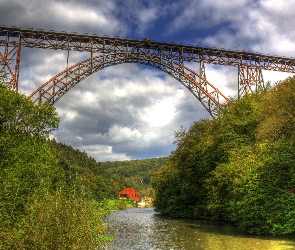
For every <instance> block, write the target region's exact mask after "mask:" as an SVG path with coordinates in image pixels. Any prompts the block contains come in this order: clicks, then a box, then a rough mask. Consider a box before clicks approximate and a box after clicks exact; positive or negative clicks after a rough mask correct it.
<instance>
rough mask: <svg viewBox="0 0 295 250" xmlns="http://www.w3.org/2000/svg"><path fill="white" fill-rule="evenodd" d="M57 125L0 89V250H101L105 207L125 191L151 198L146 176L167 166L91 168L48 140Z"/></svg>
mask: <svg viewBox="0 0 295 250" xmlns="http://www.w3.org/2000/svg"><path fill="white" fill-rule="evenodd" d="M58 123H59V118H58V116H57V113H56V111H55V109H54V107H52V106H51V105H49V104H44V105H35V104H33V102H32V101H31V100H30V99H28V98H27V97H26V96H25V95H22V94H19V93H16V92H12V91H11V90H10V89H9V86H6V85H4V84H0V249H100V247H104V246H105V244H107V243H108V242H109V241H110V240H111V239H110V238H109V237H106V236H104V232H105V230H106V225H105V224H104V223H103V221H102V216H103V215H104V214H105V213H106V212H108V211H109V207H108V203H107V202H105V201H106V200H107V199H111V198H117V194H118V192H119V191H120V189H123V188H125V187H128V186H132V185H133V186H136V187H137V188H138V189H140V190H141V191H142V192H145V193H144V194H147V193H149V192H150V193H151V194H152V192H151V191H150V186H151V184H150V179H151V175H152V171H151V170H158V169H159V168H160V165H161V164H162V163H163V164H164V162H167V160H165V159H166V158H159V159H150V160H144V161H142V162H143V163H142V164H140V161H126V162H123V163H122V164H123V165H124V167H120V162H117V163H98V162H96V161H95V160H94V159H93V158H91V157H88V155H87V154H86V153H85V152H80V151H79V150H75V149H73V148H72V147H70V146H66V145H64V144H62V143H57V142H56V141H55V140H49V135H50V133H51V131H53V130H54V129H55V128H57V126H58ZM123 165H122V166H123ZM123 169H124V170H123ZM123 172H124V173H123ZM121 174H123V175H121Z"/></svg>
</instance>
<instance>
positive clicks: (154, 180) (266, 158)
mask: <svg viewBox="0 0 295 250" xmlns="http://www.w3.org/2000/svg"><path fill="white" fill-rule="evenodd" d="M294 93H295V78H294V77H293V78H288V79H286V80H285V81H283V82H280V83H278V84H277V85H276V86H275V87H272V88H266V89H265V90H263V91H260V92H257V93H255V94H251V95H246V96H245V97H243V98H242V99H240V100H232V102H231V104H228V105H226V106H225V107H223V108H222V109H221V110H220V113H219V114H218V115H217V117H215V118H213V119H211V120H200V121H197V122H195V123H194V124H193V125H192V126H191V128H189V129H188V130H185V129H182V130H180V131H178V132H176V133H175V137H176V145H177V147H176V149H175V150H174V151H173V152H172V153H171V155H170V156H169V157H163V158H158V159H147V160H141V161H139V160H134V161H123V162H96V161H95V160H94V159H93V158H91V157H88V155H87V153H85V152H80V151H79V150H75V149H73V148H71V147H70V146H67V145H64V144H62V143H57V142H56V141H55V140H50V139H49V135H50V133H51V131H53V130H54V129H56V128H57V126H58V123H59V118H58V115H57V113H56V111H55V109H54V107H52V106H50V105H48V104H44V105H34V104H33V103H32V102H31V100H29V99H28V98H27V97H26V96H24V95H22V94H18V93H15V92H12V91H11V90H10V88H9V87H8V86H6V85H5V84H0V250H2V249H99V248H101V249H105V248H107V247H108V246H109V247H111V246H112V245H109V243H110V242H111V241H112V240H113V239H112V237H110V236H109V234H108V233H107V225H106V222H105V221H104V220H103V218H104V217H105V216H106V214H108V213H109V212H110V211H112V210H117V209H120V208H121V209H123V208H125V207H126V204H125V203H123V202H119V201H118V200H115V199H117V197H118V192H119V191H120V190H122V189H124V188H126V187H132V188H135V189H136V190H137V191H139V193H140V195H141V197H144V196H148V197H152V198H154V206H155V210H156V213H155V212H154V211H153V210H152V209H143V210H134V209H128V210H124V212H123V211H121V210H120V211H117V212H115V213H111V215H110V216H115V215H116V214H120V213H125V215H126V214H127V216H129V217H130V216H131V215H130V213H133V214H135V215H136V216H133V218H134V220H136V223H135V222H134V225H135V226H132V227H133V229H132V230H135V229H134V227H138V229H137V231H138V232H141V233H142V235H143V236H144V235H145V236H147V237H152V239H151V240H153V239H154V238H155V237H156V238H157V237H158V239H159V241H163V239H164V238H165V237H166V238H167V242H166V243H167V247H170V248H171V249H191V248H190V246H192V245H193V244H199V243H200V247H203V249H206V248H204V246H206V247H207V249H210V247H211V248H212V249H213V247H214V246H215V244H217V246H218V247H220V248H219V249H222V248H221V245H223V244H224V245H226V244H227V243H223V242H224V240H223V239H224V238H223V239H220V238H219V236H220V235H222V236H225V238H227V239H229V238H233V239H234V240H233V242H232V243H231V244H233V246H235V244H236V243H234V242H238V241H239V243H237V244H243V245H247V244H246V243H245V242H246V241H249V242H250V241H251V242H255V243H253V244H254V245H255V244H257V245H260V244H262V242H264V243H265V246H266V247H269V249H271V248H270V247H271V246H273V249H284V248H283V247H293V248H294V244H293V241H292V238H295V235H294V233H295V157H294V155H295V147H294V144H295V108H294V107H295V98H294V97H295V96H294ZM110 199H113V200H115V202H112V203H110V201H109V200H110ZM159 213H160V214H159ZM125 215H124V216H125ZM162 215H166V216H169V217H170V219H167V217H162ZM124 216H123V214H122V217H119V222H117V224H119V223H121V224H124V222H122V221H120V219H121V218H123V217H124ZM137 216H138V218H141V219H136V217H137ZM131 217H132V216H131ZM172 218H175V219H172ZM176 218H177V219H176ZM141 220H142V221H146V223H143V224H140V223H139V224H138V222H140V221H141ZM129 221H130V222H132V220H129ZM213 221H215V222H213ZM221 221H222V223H221ZM132 223H133V222H132ZM107 224H109V225H111V224H112V222H111V221H110V220H107ZM143 225H144V226H143ZM155 225H157V226H155ZM163 225H164V226H163ZM229 225H231V226H229ZM126 226H129V225H126ZM112 227H114V225H111V229H112ZM141 227H142V228H146V230H151V232H152V236H149V235H146V234H145V232H144V231H142V230H141ZM205 228H206V229H205ZM217 228H221V232H223V233H220V231H218V230H219V229H217ZM233 228H234V229H238V230H239V231H238V232H239V233H236V232H234V230H233ZM195 229H196V230H197V231H198V230H199V229H200V230H201V231H198V232H197V231H195ZM118 230H119V229H118ZM126 230H129V229H128V227H127V228H126ZM130 230H131V229H130ZM119 231H120V230H119ZM119 231H118V234H116V235H117V238H118V239H117V240H116V242H117V241H118V240H120V238H121V237H123V236H122V234H120V233H119ZM183 232H186V233H185V234H183ZM241 232H243V233H244V234H242V233H241ZM210 235H211V236H212V237H213V238H210V237H211V236H210ZM213 235H215V236H213ZM257 235H259V236H257ZM174 236H175V237H177V239H179V241H178V240H177V241H176V242H174V240H173V237H174ZM209 236H210V237H209ZM136 237H137V238H138V240H139V241H140V239H141V238H142V237H141V236H139V235H138V234H137V236H136ZM161 237H162V238H161ZM268 237H288V238H287V239H285V240H278V241H277V239H278V238H270V241H269V238H268ZM205 238H206V240H205ZM242 239H244V240H245V241H243V240H242ZM256 239H257V240H258V241H259V242H257V241H256ZM273 239H274V241H273ZM290 239H291V240H290ZM215 240H217V241H215ZM240 240H241V241H240ZM186 241H190V243H191V244H187V245H186V243H185V242H186ZM218 242H219V243H218ZM241 242H242V243H241ZM203 243H204V244H205V245H202V244H203ZM112 244H113V246H116V244H117V243H112ZM155 244H156V246H159V248H158V249H167V248H166V245H165V246H162V245H157V244H159V243H155ZM251 247H252V246H251ZM279 247H281V248H279ZM139 249H140V248H139ZM141 249H144V248H141ZM200 249H202V248H200ZM231 249H233V248H231ZM237 249H240V248H237ZM249 249H251V248H250V246H249ZM253 249H254V248H253ZM256 249H259V248H256ZM264 249H267V248H264ZM287 249H288V248H287Z"/></svg>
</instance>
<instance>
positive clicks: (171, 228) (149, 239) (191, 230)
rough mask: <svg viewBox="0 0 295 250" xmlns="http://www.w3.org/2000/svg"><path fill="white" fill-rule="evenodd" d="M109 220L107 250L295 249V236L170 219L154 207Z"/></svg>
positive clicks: (116, 214) (121, 213)
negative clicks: (110, 239)
mask: <svg viewBox="0 0 295 250" xmlns="http://www.w3.org/2000/svg"><path fill="white" fill-rule="evenodd" d="M106 223H107V224H108V225H109V234H110V235H113V236H115V237H116V241H115V242H113V243H112V244H110V245H109V248H108V250H166V249H167V250H170V249H171V250H172V249H173V250H229V249H231V250H285V249H286V250H291V249H295V239H288V238H287V237H280V238H277V237H266V236H265V237H263V236H253V235H247V234H243V233H241V232H239V231H238V230H237V229H236V228H235V227H233V226H231V225H229V224H228V223H224V222H216V221H206V220H190V219H174V218H168V217H165V216H163V215H161V214H159V213H156V212H154V210H153V208H130V209H126V210H118V211H116V212H113V213H111V214H110V215H109V216H108V217H107V218H106Z"/></svg>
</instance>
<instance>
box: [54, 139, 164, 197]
mask: <svg viewBox="0 0 295 250" xmlns="http://www.w3.org/2000/svg"><path fill="white" fill-rule="evenodd" d="M49 144H50V145H51V147H52V149H53V150H55V152H56V154H57V156H58V158H59V164H60V166H62V167H63V168H64V169H65V170H66V171H67V173H68V176H69V178H73V177H75V178H76V177H83V178H85V179H87V180H88V181H89V182H90V185H91V187H92V190H93V193H94V196H95V198H97V199H103V198H106V199H108V198H117V194H118V192H119V191H120V190H122V189H124V188H126V187H132V188H134V189H136V190H137V191H139V193H140V196H142V197H143V196H149V197H153V196H154V192H153V189H152V188H151V178H152V176H153V174H154V173H155V172H156V171H157V170H158V169H159V168H160V167H162V166H163V165H165V164H166V162H167V161H168V159H169V158H168V157H160V158H152V159H145V160H128V161H126V160H125V161H114V162H110V161H107V162H97V161H96V160H95V159H94V158H92V157H91V156H88V154H87V153H86V152H85V151H84V152H81V151H79V150H78V149H74V148H73V147H71V146H68V145H66V144H64V143H58V142H56V141H55V140H51V141H49Z"/></svg>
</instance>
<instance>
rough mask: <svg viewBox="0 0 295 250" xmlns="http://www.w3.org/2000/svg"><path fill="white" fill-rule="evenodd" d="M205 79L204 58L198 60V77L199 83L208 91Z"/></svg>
mask: <svg viewBox="0 0 295 250" xmlns="http://www.w3.org/2000/svg"><path fill="white" fill-rule="evenodd" d="M201 77H202V78H201ZM205 80H206V71H205V63H204V60H202V61H200V78H199V82H200V84H201V85H202V86H205V90H206V91H208V89H207V84H206V83H205Z"/></svg>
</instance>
